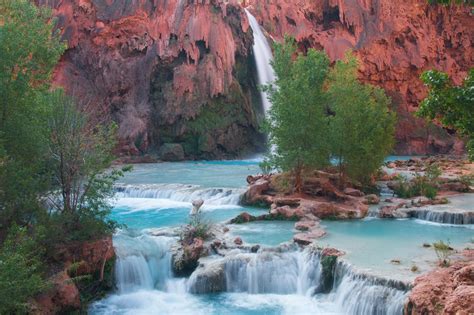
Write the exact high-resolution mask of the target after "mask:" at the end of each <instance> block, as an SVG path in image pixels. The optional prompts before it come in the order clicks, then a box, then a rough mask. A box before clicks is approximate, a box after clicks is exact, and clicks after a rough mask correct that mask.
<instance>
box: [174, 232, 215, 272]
mask: <svg viewBox="0 0 474 315" xmlns="http://www.w3.org/2000/svg"><path fill="white" fill-rule="evenodd" d="M206 254H207V253H206V250H205V248H204V242H203V240H202V239H200V238H194V239H193V240H192V243H191V244H181V247H179V248H178V249H177V250H176V252H175V253H174V254H173V256H172V265H173V272H174V273H175V275H177V276H189V275H190V274H192V272H193V271H194V270H195V269H196V267H197V266H198V260H199V258H201V256H204V255H206Z"/></svg>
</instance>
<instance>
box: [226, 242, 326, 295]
mask: <svg viewBox="0 0 474 315" xmlns="http://www.w3.org/2000/svg"><path fill="white" fill-rule="evenodd" d="M224 272H225V279H226V289H227V292H248V293H250V294H259V293H275V294H300V295H311V294H312V292H313V291H314V289H315V288H316V287H317V286H318V285H319V276H320V274H321V265H320V262H319V259H317V258H316V259H315V256H314V254H312V253H310V252H309V251H305V252H300V251H298V252H289V253H275V252H262V253H258V254H240V255H236V256H234V257H231V258H230V259H229V260H227V261H226V263H225V268H224Z"/></svg>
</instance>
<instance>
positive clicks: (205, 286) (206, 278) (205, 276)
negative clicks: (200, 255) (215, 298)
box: [189, 259, 226, 294]
mask: <svg viewBox="0 0 474 315" xmlns="http://www.w3.org/2000/svg"><path fill="white" fill-rule="evenodd" d="M224 267H225V263H224V260H222V259H220V260H216V261H210V262H205V263H203V264H201V265H200V266H199V267H198V268H197V269H196V271H194V273H193V274H192V275H191V277H190V278H189V283H190V285H189V287H190V292H191V293H194V294H207V293H217V292H224V291H225V290H226V280H225V270H224Z"/></svg>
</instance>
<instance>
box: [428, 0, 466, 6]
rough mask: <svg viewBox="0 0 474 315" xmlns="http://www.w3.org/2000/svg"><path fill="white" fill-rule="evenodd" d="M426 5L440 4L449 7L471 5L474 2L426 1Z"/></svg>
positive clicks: (459, 0) (462, 0)
mask: <svg viewBox="0 0 474 315" xmlns="http://www.w3.org/2000/svg"><path fill="white" fill-rule="evenodd" d="M428 3H429V4H431V5H434V4H441V5H445V6H446V5H451V4H458V5H460V4H469V5H472V4H474V2H473V1H472V0H428Z"/></svg>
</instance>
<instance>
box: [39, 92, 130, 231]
mask: <svg viewBox="0 0 474 315" xmlns="http://www.w3.org/2000/svg"><path fill="white" fill-rule="evenodd" d="M48 101H49V103H50V105H51V107H52V113H51V115H50V118H49V120H48V130H49V134H50V142H49V146H48V147H49V155H50V157H51V158H50V169H51V174H52V180H53V187H55V189H54V190H53V191H52V192H51V193H50V194H49V195H48V197H49V200H50V202H51V204H52V206H53V208H54V211H53V212H52V213H51V218H52V219H53V220H54V219H57V220H59V223H60V226H61V227H62V228H63V229H64V230H65V231H68V237H69V238H71V239H88V238H94V237H100V236H101V235H103V234H104V233H110V232H112V231H113V229H114V228H115V223H114V222H113V221H110V220H109V219H108V218H107V216H108V214H109V213H110V204H109V199H110V198H112V196H113V193H114V191H113V184H114V182H115V181H116V180H117V179H118V178H120V177H121V176H122V175H123V172H124V171H127V170H129V168H127V167H124V168H111V169H109V168H110V167H111V163H112V161H113V160H114V159H115V156H114V154H113V149H114V148H115V146H116V129H117V127H116V125H115V124H106V123H100V124H91V123H90V122H91V121H93V120H91V119H90V118H89V117H88V114H87V113H84V112H81V111H79V110H78V109H77V108H76V104H75V102H74V100H73V99H72V98H71V97H69V96H67V95H65V94H64V93H63V92H62V91H61V90H58V91H55V92H54V93H51V94H50V95H49V96H48ZM72 232H77V234H74V233H72Z"/></svg>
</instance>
